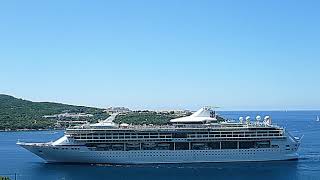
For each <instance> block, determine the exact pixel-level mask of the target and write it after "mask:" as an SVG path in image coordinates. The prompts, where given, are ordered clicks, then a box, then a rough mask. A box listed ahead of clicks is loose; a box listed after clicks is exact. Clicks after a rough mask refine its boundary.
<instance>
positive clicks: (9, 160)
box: [0, 111, 320, 180]
mask: <svg viewBox="0 0 320 180" xmlns="http://www.w3.org/2000/svg"><path fill="white" fill-rule="evenodd" d="M220 114H222V115H224V116H225V117H228V118H235V119H237V118H238V117H239V116H240V115H242V116H246V115H250V116H251V117H255V116H256V115H258V114H259V115H267V114H268V115H271V116H272V117H273V123H276V124H278V125H281V126H285V127H286V128H287V129H288V130H290V132H291V133H292V134H294V135H295V136H301V135H304V138H303V141H302V145H301V147H300V150H299V153H300V159H299V160H298V161H275V162H250V163H206V164H178V165H177V164H175V165H124V166H121V165H91V164H85V165H84V164H47V163H45V162H44V161H43V160H42V159H40V158H38V157H36V156H34V155H33V154H31V153H29V152H28V151H27V150H25V149H22V148H20V147H18V146H16V145H15V143H16V141H17V140H18V139H20V140H22V141H41V142H45V141H51V140H55V139H57V138H58V137H60V136H62V135H63V132H62V131H37V132H0V176H1V175H4V174H14V173H17V179H18V180H20V179H32V180H37V179H39V180H40V179H41V180H51V179H66V180H71V179H72V180H81V179H91V180H92V179H130V180H138V179H144V180H146V179H152V180H157V179H164V180H170V179H175V180H177V179H183V180H189V179H190V180H200V179H226V180H229V179H240V180H242V179H243V180H251V179H259V180H264V179H268V180H270V179H281V180H292V179H303V180H305V179H320V122H316V116H317V115H319V116H320V111H293V112H221V113H220ZM13 177H14V176H12V175H11V178H13Z"/></svg>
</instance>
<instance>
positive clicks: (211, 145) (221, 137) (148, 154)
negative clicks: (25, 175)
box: [18, 107, 300, 164]
mask: <svg viewBox="0 0 320 180" xmlns="http://www.w3.org/2000/svg"><path fill="white" fill-rule="evenodd" d="M116 115H117V114H114V115H112V116H111V117H109V118H108V119H107V120H105V121H103V122H100V123H96V124H90V125H89V124H88V125H81V126H77V127H73V128H69V129H67V130H66V131H65V135H64V136H63V137H61V138H60V139H58V140H56V141H55V142H50V143H22V142H19V143H18V144H19V145H21V146H22V147H24V148H26V149H28V150H29V151H31V152H32V153H34V154H36V155H38V156H39V157H41V158H43V159H45V160H46V161H47V162H73V163H75V162H76V163H111V164H143V163H193V162H233V161H270V160H291V159H297V158H298V154H297V150H298V147H299V145H300V140H299V138H296V137H293V136H292V135H291V134H290V133H289V132H287V131H286V130H285V129H284V128H281V127H278V126H276V125H272V123H271V117H269V116H266V117H265V118H264V119H263V121H262V122H261V117H260V116H258V117H256V120H255V121H253V122H251V121H250V117H246V118H245V119H244V118H240V119H239V122H229V121H218V120H217V118H216V117H217V116H216V112H215V111H214V110H212V109H211V108H209V107H204V108H201V109H200V110H199V111H197V112H195V113H194V114H192V115H191V116H187V117H182V118H177V119H172V120H171V121H170V124H168V125H162V126H158V125H129V124H125V123H122V124H116V123H114V122H113V119H114V117H115V116H116Z"/></svg>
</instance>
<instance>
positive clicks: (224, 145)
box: [221, 141, 238, 149]
mask: <svg viewBox="0 0 320 180" xmlns="http://www.w3.org/2000/svg"><path fill="white" fill-rule="evenodd" d="M237 148H238V145H237V142H236V141H222V142H221V149H237Z"/></svg>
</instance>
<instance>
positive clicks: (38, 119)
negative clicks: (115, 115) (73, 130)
mask: <svg viewBox="0 0 320 180" xmlns="http://www.w3.org/2000/svg"><path fill="white" fill-rule="evenodd" d="M66 112H68V113H88V114H92V115H93V117H90V118H89V117H88V118H82V119H84V120H88V121H89V122H97V121H98V120H99V119H106V118H107V117H108V116H109V115H108V114H106V113H104V112H103V109H99V108H93V107H85V106H73V105H66V104H60V103H52V102H32V101H27V100H23V99H18V98H15V97H12V96H8V95H4V94H0V130H4V129H12V130H14V129H47V128H53V126H54V123H55V122H56V120H55V119H46V118H44V117H43V116H44V115H54V114H60V113H66Z"/></svg>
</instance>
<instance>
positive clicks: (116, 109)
mask: <svg viewBox="0 0 320 180" xmlns="http://www.w3.org/2000/svg"><path fill="white" fill-rule="evenodd" d="M104 112H106V113H108V114H113V113H128V112H132V111H131V110H130V109H129V108H126V107H108V108H107V109H105V110H104Z"/></svg>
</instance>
